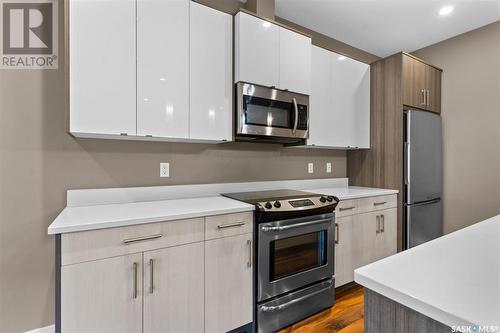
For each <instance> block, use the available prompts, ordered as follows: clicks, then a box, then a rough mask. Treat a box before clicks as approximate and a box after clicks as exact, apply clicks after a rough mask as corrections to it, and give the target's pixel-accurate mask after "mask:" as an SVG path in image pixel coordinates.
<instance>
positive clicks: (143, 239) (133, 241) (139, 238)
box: [123, 234, 163, 244]
mask: <svg viewBox="0 0 500 333" xmlns="http://www.w3.org/2000/svg"><path fill="white" fill-rule="evenodd" d="M161 237H163V235H162V234H154V235H149V236H141V237H136V238H127V239H124V240H123V244H130V243H135V242H142V241H146V240H150V239H156V238H161Z"/></svg>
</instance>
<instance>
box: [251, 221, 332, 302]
mask: <svg viewBox="0 0 500 333" xmlns="http://www.w3.org/2000/svg"><path fill="white" fill-rule="evenodd" d="M334 218H335V215H334V214H333V213H332V214H322V215H315V216H308V217H301V218H295V219H289V220H282V221H275V222H268V223H261V224H259V226H258V261H257V265H258V266H257V269H258V271H257V274H258V278H257V301H258V302H261V301H264V300H266V299H268V298H271V297H275V296H277V295H281V294H284V293H287V292H290V291H292V290H295V289H298V288H301V287H305V286H307V285H310V284H312V283H316V282H318V281H320V280H322V279H327V278H331V277H332V276H333V272H334V268H333V267H334V253H333V251H334V248H333V228H334Z"/></svg>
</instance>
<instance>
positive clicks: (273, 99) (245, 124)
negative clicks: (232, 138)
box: [236, 82, 309, 143]
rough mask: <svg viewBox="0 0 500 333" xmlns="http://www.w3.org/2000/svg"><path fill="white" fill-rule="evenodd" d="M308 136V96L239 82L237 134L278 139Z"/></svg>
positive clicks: (253, 137)
mask: <svg viewBox="0 0 500 333" xmlns="http://www.w3.org/2000/svg"><path fill="white" fill-rule="evenodd" d="M308 137H309V96H307V95H303V94H298V93H293V92H290V91H287V90H279V89H275V88H269V87H263V86H259V85H256V84H251V83H245V82H238V83H237V84H236V138H237V139H240V140H252V141H268V142H269V141H271V142H272V141H275V142H279V143H293V142H300V141H303V140H305V139H307V138H308Z"/></svg>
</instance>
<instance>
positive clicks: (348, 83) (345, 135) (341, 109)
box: [331, 52, 370, 148]
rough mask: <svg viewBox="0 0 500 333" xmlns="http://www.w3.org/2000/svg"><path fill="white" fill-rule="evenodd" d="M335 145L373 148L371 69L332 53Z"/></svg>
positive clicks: (333, 132) (333, 137)
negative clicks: (371, 143) (371, 133)
mask: <svg viewBox="0 0 500 333" xmlns="http://www.w3.org/2000/svg"><path fill="white" fill-rule="evenodd" d="M331 75H332V109H333V117H334V122H333V124H332V128H331V131H332V145H333V146H336V147H358V148H369V147H370V65H367V64H364V63H362V62H359V61H357V60H354V59H351V58H348V57H345V56H342V55H340V54H336V53H333V52H332V74H331Z"/></svg>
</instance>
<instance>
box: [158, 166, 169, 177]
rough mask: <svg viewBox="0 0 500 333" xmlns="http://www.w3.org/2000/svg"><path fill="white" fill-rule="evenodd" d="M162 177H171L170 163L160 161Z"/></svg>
mask: <svg viewBox="0 0 500 333" xmlns="http://www.w3.org/2000/svg"><path fill="white" fill-rule="evenodd" d="M160 177H161V178H164V177H170V163H160Z"/></svg>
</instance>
